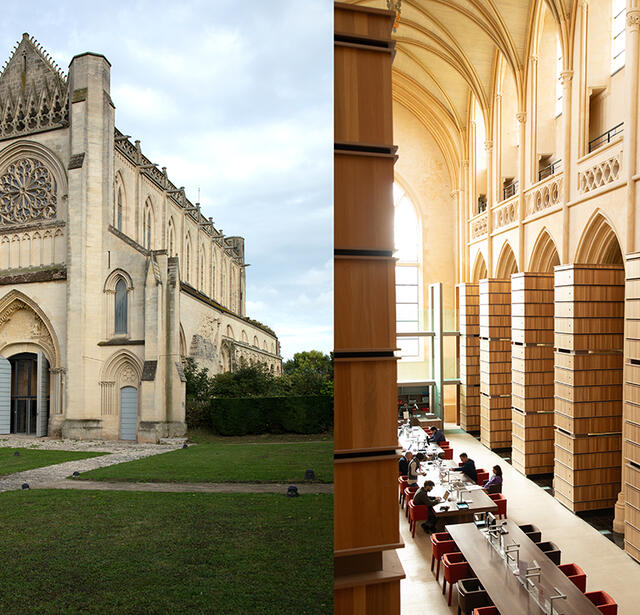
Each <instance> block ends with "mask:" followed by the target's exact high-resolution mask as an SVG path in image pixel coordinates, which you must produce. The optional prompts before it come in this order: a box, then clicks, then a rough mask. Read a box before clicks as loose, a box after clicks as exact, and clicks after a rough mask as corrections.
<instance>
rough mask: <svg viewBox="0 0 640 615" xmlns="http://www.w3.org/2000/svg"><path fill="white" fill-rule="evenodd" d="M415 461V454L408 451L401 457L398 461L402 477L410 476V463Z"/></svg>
mask: <svg viewBox="0 0 640 615" xmlns="http://www.w3.org/2000/svg"><path fill="white" fill-rule="evenodd" d="M412 459H413V453H412V452H411V451H407V452H406V453H404V455H402V457H400V459H399V460H398V472H399V473H400V476H406V475H407V474H409V462H410V461H411V460H412Z"/></svg>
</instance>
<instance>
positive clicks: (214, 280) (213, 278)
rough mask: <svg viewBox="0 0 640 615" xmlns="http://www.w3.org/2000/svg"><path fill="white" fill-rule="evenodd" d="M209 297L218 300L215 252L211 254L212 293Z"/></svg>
mask: <svg viewBox="0 0 640 615" xmlns="http://www.w3.org/2000/svg"><path fill="white" fill-rule="evenodd" d="M209 296H210V297H211V298H212V299H215V298H216V255H215V252H213V251H212V254H211V292H210V294H209Z"/></svg>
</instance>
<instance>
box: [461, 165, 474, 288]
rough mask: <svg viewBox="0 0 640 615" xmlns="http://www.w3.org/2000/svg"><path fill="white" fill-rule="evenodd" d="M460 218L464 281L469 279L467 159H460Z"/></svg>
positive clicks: (469, 198) (469, 197)
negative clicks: (461, 213) (462, 230)
mask: <svg viewBox="0 0 640 615" xmlns="http://www.w3.org/2000/svg"><path fill="white" fill-rule="evenodd" d="M461 177H462V180H461V181H462V212H463V216H462V220H463V225H464V232H463V242H462V249H463V250H464V264H463V269H462V278H461V281H463V282H464V281H466V280H468V279H469V275H470V271H469V245H468V244H469V218H470V217H471V216H470V210H469V205H470V202H471V198H472V197H471V196H470V192H469V160H463V161H462V170H461Z"/></svg>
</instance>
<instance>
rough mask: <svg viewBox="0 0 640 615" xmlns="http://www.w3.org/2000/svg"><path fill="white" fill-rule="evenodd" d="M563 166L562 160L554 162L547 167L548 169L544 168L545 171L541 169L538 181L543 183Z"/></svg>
mask: <svg viewBox="0 0 640 615" xmlns="http://www.w3.org/2000/svg"><path fill="white" fill-rule="evenodd" d="M561 164H562V160H556V161H555V162H552V163H551V164H550V165H547V166H546V167H544V168H543V169H540V170H539V171H538V181H539V182H541V181H542V180H543V179H546V178H547V177H549V176H551V175H553V174H554V173H555V172H556V171H557V170H558V168H559V167H560V166H561Z"/></svg>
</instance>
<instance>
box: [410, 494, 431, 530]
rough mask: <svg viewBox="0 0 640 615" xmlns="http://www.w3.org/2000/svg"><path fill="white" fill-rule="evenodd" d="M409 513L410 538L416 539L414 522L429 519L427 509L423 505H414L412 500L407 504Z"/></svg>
mask: <svg viewBox="0 0 640 615" xmlns="http://www.w3.org/2000/svg"><path fill="white" fill-rule="evenodd" d="M407 510H408V511H409V529H410V530H411V538H415V537H416V521H426V520H427V519H428V518H429V507H428V506H425V505H424V504H414V503H413V499H412V500H411V501H410V502H409V503H408V504H407Z"/></svg>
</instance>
